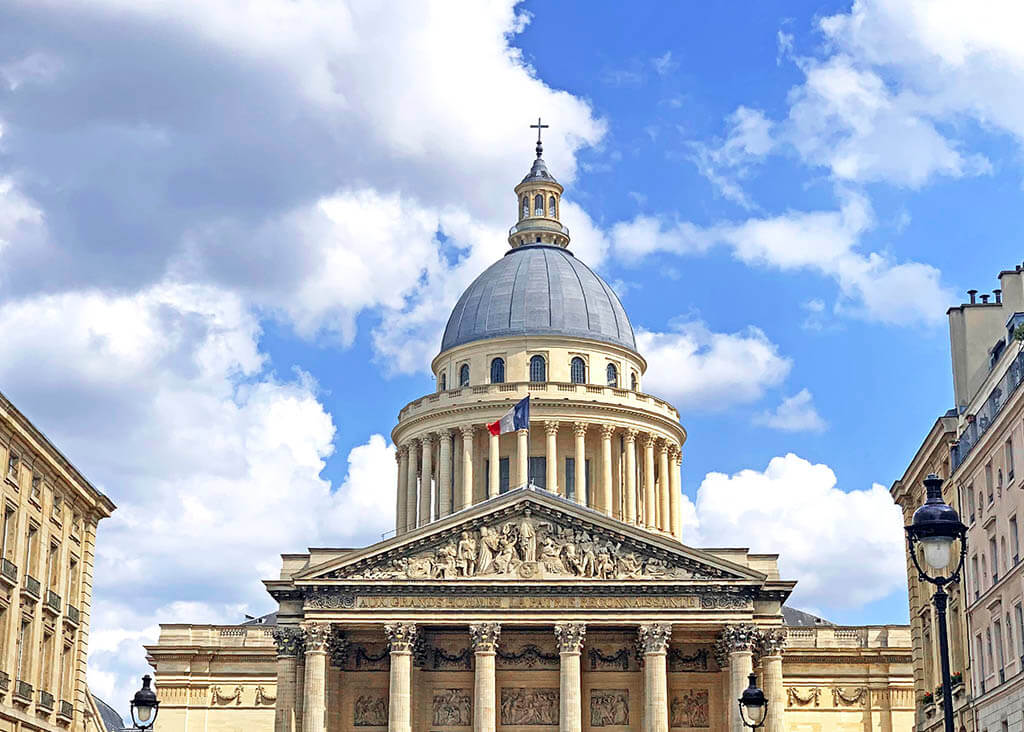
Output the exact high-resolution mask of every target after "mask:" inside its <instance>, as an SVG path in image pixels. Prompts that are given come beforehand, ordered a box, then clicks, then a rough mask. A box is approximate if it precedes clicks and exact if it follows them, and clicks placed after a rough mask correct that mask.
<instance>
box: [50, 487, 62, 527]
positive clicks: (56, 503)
mask: <svg viewBox="0 0 1024 732" xmlns="http://www.w3.org/2000/svg"><path fill="white" fill-rule="evenodd" d="M51 516H52V518H53V520H54V521H56V522H57V523H61V522H62V521H64V499H63V498H61V496H59V495H57V494H56V493H54V494H53V512H52V513H51Z"/></svg>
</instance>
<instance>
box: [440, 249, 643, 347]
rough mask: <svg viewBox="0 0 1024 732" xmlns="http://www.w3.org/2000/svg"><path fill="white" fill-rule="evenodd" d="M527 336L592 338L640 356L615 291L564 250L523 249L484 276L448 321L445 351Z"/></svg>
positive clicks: (473, 286) (471, 286) (470, 288)
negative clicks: (476, 342) (510, 337)
mask: <svg viewBox="0 0 1024 732" xmlns="http://www.w3.org/2000/svg"><path fill="white" fill-rule="evenodd" d="M523 335H538V336H540V335H543V336H551V335H554V336H568V337H572V338H589V339H591V340H595V341H601V342H604V343H611V344H614V345H616V346H622V347H624V348H628V349H630V350H631V351H636V339H635V338H634V337H633V326H631V325H630V323H629V318H628V317H626V311H625V310H624V309H623V307H622V303H621V302H619V298H618V297H616V295H615V293H614V292H613V291H612V288H611V287H609V286H608V284H607V283H606V282H605V281H604V280H602V279H601V278H600V277H598V276H597V275H596V274H594V272H593V271H591V269H590V268H589V267H587V265H585V264H583V262H581V261H580V260H578V259H577V258H576V257H574V256H573V255H572V253H571V252H569V251H568V250H566V249H563V248H562V247H558V246H549V245H542V244H531V245H527V246H520V247H517V248H516V249H513V250H511V251H510V252H508V253H507V254H506V255H505V256H504V257H502V258H501V259H500V260H498V261H497V262H495V263H494V264H492V265H491V266H490V267H488V268H487V269H486V270H484V272H483V274H481V275H480V276H479V277H477V278H476V280H474V281H473V284H471V285H470V286H469V288H468V289H467V290H466V291H465V292H464V293H462V297H460V298H459V301H458V303H457V304H456V305H455V309H454V310H453V311H452V314H451V317H449V318H448V325H447V327H446V328H445V330H444V337H443V338H442V340H441V350H442V351H447V350H448V349H450V348H455V347H456V346H461V345H463V344H465V343H472V342H474V341H481V340H485V339H488V338H500V337H503V336H523Z"/></svg>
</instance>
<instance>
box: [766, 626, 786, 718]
mask: <svg viewBox="0 0 1024 732" xmlns="http://www.w3.org/2000/svg"><path fill="white" fill-rule="evenodd" d="M785 647H786V629H785V628H772V629H770V630H766V631H764V633H763V634H762V636H761V669H762V676H763V679H762V680H761V684H762V688H763V689H764V695H765V696H766V697H767V698H768V718H767V720H766V721H765V724H764V730H765V732H783V730H785V729H786V725H785V717H784V715H785V713H786V690H785V689H784V688H783V687H782V651H783V650H784V649H785Z"/></svg>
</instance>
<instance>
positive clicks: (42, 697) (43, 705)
mask: <svg viewBox="0 0 1024 732" xmlns="http://www.w3.org/2000/svg"><path fill="white" fill-rule="evenodd" d="M54 702H55V699H54V698H53V694H51V693H50V692H48V691H43V690H42V689H40V690H39V708H40V709H45V710H46V711H48V712H52V711H53V705H54Z"/></svg>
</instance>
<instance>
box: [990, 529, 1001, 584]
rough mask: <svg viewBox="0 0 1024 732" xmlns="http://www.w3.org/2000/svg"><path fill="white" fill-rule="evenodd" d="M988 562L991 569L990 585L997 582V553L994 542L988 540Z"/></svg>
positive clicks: (993, 539) (992, 539) (993, 540)
mask: <svg viewBox="0 0 1024 732" xmlns="http://www.w3.org/2000/svg"><path fill="white" fill-rule="evenodd" d="M988 561H989V564H990V565H991V567H992V584H995V583H996V582H998V581H999V552H998V551H997V550H996V540H995V538H994V537H993V538H991V539H989V540H988Z"/></svg>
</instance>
